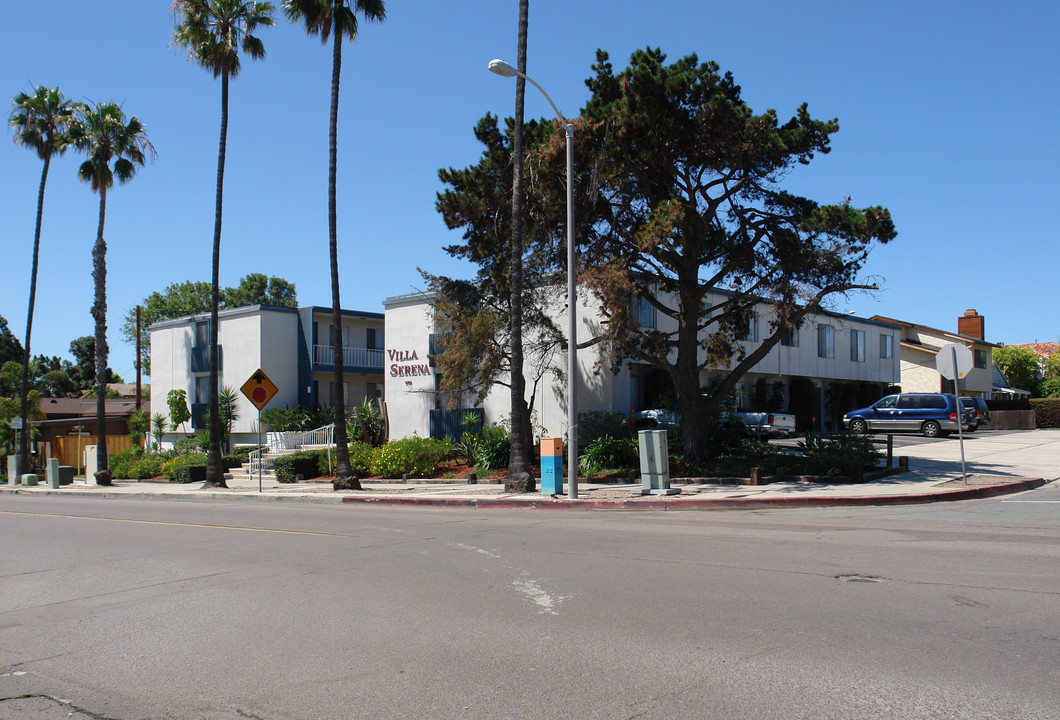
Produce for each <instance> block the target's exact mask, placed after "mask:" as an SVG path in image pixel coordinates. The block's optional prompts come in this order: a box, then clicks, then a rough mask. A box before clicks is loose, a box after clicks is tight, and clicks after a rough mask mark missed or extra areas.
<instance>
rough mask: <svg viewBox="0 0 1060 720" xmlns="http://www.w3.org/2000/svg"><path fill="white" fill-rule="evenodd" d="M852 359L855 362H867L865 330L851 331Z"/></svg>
mask: <svg viewBox="0 0 1060 720" xmlns="http://www.w3.org/2000/svg"><path fill="white" fill-rule="evenodd" d="M850 359H851V360H853V361H854V362H865V331H864V330H851V331H850Z"/></svg>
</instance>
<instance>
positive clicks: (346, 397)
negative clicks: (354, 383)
mask: <svg viewBox="0 0 1060 720" xmlns="http://www.w3.org/2000/svg"><path fill="white" fill-rule="evenodd" d="M328 399H329V401H330V404H331V406H332V407H334V406H335V400H336V395H335V383H334V382H329V383H328ZM342 405H343V407H347V408H348V407H349V406H350V384H349V383H346V382H344V383H342Z"/></svg>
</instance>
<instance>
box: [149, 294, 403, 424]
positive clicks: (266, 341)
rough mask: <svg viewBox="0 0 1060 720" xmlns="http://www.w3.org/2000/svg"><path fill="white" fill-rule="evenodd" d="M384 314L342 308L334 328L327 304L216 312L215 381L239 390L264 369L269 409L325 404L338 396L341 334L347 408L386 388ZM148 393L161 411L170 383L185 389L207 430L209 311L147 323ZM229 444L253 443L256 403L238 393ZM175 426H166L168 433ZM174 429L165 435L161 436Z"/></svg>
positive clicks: (195, 419)
mask: <svg viewBox="0 0 1060 720" xmlns="http://www.w3.org/2000/svg"><path fill="white" fill-rule="evenodd" d="M383 319H384V318H383V314H382V313H376V312H359V311H353V310H343V311H342V322H341V325H340V327H339V329H338V330H337V331H336V330H335V329H334V327H333V325H332V322H331V320H332V315H331V309H330V308H324V307H304V308H298V309H294V308H278V307H269V306H264V305H253V306H249V307H241V308H229V309H225V310H222V311H220V312H219V313H218V322H219V325H218V329H217V332H218V345H219V351H218V357H219V366H220V367H219V371H220V382H219V384H220V386H221V387H224V386H230V387H232V388H235V389H237V390H238V388H240V387H241V386H242V385H243V383H245V382H246V381H247V380H248V379H249V378H250V377H251V375H252V374H254V373H255V372H256V371H257V370H259V369H260V370H262V371H263V372H264V373H265V374H266V375H267V376H268V377H269V379H270V380H272V382H273V383H274V384H275V385H276V387H277V390H278V391H277V393H276V395H275V397H273V398H272V400H270V402H269V405H268V406H267V407H283V406H287V405H301V406H303V407H308V408H313V407H328V406H330V405H331V404H332V398H334V397H335V393H336V388H335V387H334V382H333V374H332V373H333V372H334V367H335V366H334V362H335V353H334V350H333V348H332V338H333V337H334V335H333V333H335V332H340V333H341V334H342V363H343V371H344V377H343V380H344V387H343V388H342V393H343V398H344V401H345V403H346V405H347V406H349V405H350V404H351V403H359V402H360V401H361V399H362V398H365V397H368V398H371V399H375V398H377V397H380V396H381V394H382V392H383V352H384V351H383V344H384V338H383V327H384V325H383ZM150 331H151V396H152V397H153V398H156V399H155V404H154V407H155V408H156V409H157V410H159V411H162V412H165V408H166V398H167V397H168V395H169V391H170V390H173V389H179V390H184V391H185V392H186V393H187V397H188V403H189V406H190V410H191V413H192V420H191V425H192V429H193V430H195V431H198V430H203V429H205V421H204V419H205V413H206V410H207V407H208V404H209V379H210V352H209V342H210V332H209V331H210V315H209V313H204V314H200V315H192V316H187V317H182V318H176V319H173V320H165V321H163V322H159V323H156V324H154V325H152V326H151V328H150ZM237 409H238V415H239V418H238V420H237V421H236V422H235V424H234V425H233V428H232V435H233V438H232V439H233V443H243V442H246V443H250V442H256V441H257V432H258V424H257V418H258V413H257V409H256V408H255V407H254V406H253V405H251V404H250V402H249V401H248V400H247V399H246V398H244V397H243V396H242V394H240V395H239V396H238V404H237ZM173 430H177V429H175V428H171V431H173ZM174 437H175V435H174V434H173V433H172V432H171V433H169V434H167V436H166V438H165V440H167V441H168V440H172V439H173V438H174Z"/></svg>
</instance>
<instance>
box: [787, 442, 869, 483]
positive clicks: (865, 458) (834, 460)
mask: <svg viewBox="0 0 1060 720" xmlns="http://www.w3.org/2000/svg"><path fill="white" fill-rule="evenodd" d="M799 449H800V450H801V451H802V452H803V455H802V456H801V457H798V456H794V457H793V458H792V460H794V462H791V463H789V465H788V467H789V469H791V470H792V471H793V472H797V474H799V475H830V476H837V475H847V476H853V475H855V474H856V473H857V471H858V470H859V469H861V470H868V469H871V468H873V467H875V466H876V462H877V460H879V458H880V452H879V451H878V450H877V449H876V446H875V445H873V443H872V440H871V439H870V438H867V437H865V436H864V435H855V434H854V433H845V434H842V435H836V436H834V437H831V438H827V439H823V438H820V437H818V436H815V435H812V434H811V435H807V436H806V439H805V440H804V441H802V442H800V443H799Z"/></svg>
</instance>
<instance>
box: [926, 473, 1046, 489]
mask: <svg viewBox="0 0 1060 720" xmlns="http://www.w3.org/2000/svg"><path fill="white" fill-rule="evenodd" d="M1028 479H1029V478H1022V477H1012V476H1011V475H969V476H968V487H987V486H990V485H1007V484H1009V483H1015V482H1020V481H1022V480H1028ZM953 485H959V486H960V487H964V486H965V482H964V479H963V478H959V477H958V478H954V479H953V480H946V481H945V482H940V483H935V486H936V487H940V486H953Z"/></svg>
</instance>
